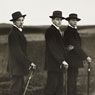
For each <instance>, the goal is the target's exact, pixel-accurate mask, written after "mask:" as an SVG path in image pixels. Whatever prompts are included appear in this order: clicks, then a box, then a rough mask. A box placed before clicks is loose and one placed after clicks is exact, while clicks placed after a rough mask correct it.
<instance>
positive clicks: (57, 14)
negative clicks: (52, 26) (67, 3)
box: [49, 11, 65, 19]
mask: <svg viewBox="0 0 95 95" xmlns="http://www.w3.org/2000/svg"><path fill="white" fill-rule="evenodd" d="M49 17H50V18H61V19H65V18H64V17H62V12H61V11H54V12H53V15H52V16H49Z"/></svg>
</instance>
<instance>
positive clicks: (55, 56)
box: [45, 25, 66, 71]
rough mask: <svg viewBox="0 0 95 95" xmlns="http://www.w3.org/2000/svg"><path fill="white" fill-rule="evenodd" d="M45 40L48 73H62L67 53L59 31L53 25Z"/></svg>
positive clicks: (48, 30)
mask: <svg viewBox="0 0 95 95" xmlns="http://www.w3.org/2000/svg"><path fill="white" fill-rule="evenodd" d="M45 40H46V50H45V69H46V70H48V71H60V70H61V66H62V61H64V60H65V53H66V51H65V49H64V44H63V39H62V36H61V34H60V32H59V30H58V29H57V28H55V26H53V25H51V26H50V27H49V28H48V29H47V31H46V33H45Z"/></svg>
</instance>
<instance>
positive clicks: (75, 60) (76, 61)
mask: <svg viewBox="0 0 95 95" xmlns="http://www.w3.org/2000/svg"><path fill="white" fill-rule="evenodd" d="M63 39H64V44H65V46H66V47H68V45H73V46H74V49H73V50H71V51H69V52H68V55H67V57H66V61H67V62H68V63H69V66H70V67H74V68H78V67H83V60H84V59H86V57H87V55H86V54H85V52H84V51H83V50H82V48H81V38H80V36H79V33H78V31H77V29H75V28H72V27H70V26H68V27H67V28H66V30H65V32H64V38H63Z"/></svg>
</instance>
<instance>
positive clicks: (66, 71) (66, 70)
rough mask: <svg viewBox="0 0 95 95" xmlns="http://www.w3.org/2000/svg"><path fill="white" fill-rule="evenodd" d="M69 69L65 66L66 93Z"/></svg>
mask: <svg viewBox="0 0 95 95" xmlns="http://www.w3.org/2000/svg"><path fill="white" fill-rule="evenodd" d="M67 73H68V69H67V68H65V95H67V79H68V75H67Z"/></svg>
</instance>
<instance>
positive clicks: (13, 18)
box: [10, 11, 26, 21]
mask: <svg viewBox="0 0 95 95" xmlns="http://www.w3.org/2000/svg"><path fill="white" fill-rule="evenodd" d="M25 16H26V15H22V14H21V12H20V11H17V12H14V13H13V14H12V19H11V20H10V21H15V20H17V19H18V18H19V17H25Z"/></svg>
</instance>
